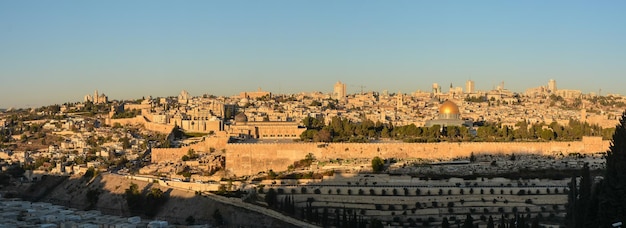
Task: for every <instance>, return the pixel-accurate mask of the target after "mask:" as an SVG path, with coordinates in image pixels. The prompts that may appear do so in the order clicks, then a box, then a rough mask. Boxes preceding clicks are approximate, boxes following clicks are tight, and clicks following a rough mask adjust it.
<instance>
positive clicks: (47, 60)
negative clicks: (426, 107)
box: [0, 0, 626, 108]
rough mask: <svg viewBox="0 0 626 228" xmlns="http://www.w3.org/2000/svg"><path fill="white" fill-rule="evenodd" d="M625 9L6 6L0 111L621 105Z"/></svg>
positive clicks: (454, 4) (394, 4)
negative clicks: (283, 102)
mask: <svg viewBox="0 0 626 228" xmlns="http://www.w3.org/2000/svg"><path fill="white" fill-rule="evenodd" d="M625 10H626V2H624V1H598V2H594V1H291V0H289V1H288V0H285V1H157V0H155V1H147V0H146V1H142V0H138V1H63V0H60V1H9V0H5V1H0V107H3V108H7V107H38V106H41V105H47V104H54V103H59V104H60V103H64V102H75V101H82V97H83V96H84V95H85V94H88V93H90V94H91V93H93V91H94V90H95V89H98V90H99V91H100V92H104V93H106V94H107V95H108V96H109V98H110V99H129V98H139V97H142V96H147V95H152V96H154V97H158V96H171V95H177V94H178V93H179V92H180V91H181V90H183V89H186V90H187V91H189V92H190V93H191V94H192V95H201V94H204V93H209V94H215V95H234V94H236V93H238V92H240V91H249V90H256V89H257V88H258V87H261V88H263V89H264V90H267V91H271V92H274V93H294V92H300V91H322V92H330V91H331V90H332V86H333V84H334V83H335V82H336V81H337V80H341V81H343V82H345V83H347V84H348V90H349V92H356V91H358V90H360V86H365V89H366V90H375V91H382V90H384V89H387V90H389V91H390V92H397V91H402V92H405V93H409V92H413V91H416V90H418V89H420V90H429V88H430V85H431V84H432V83H433V82H437V83H439V84H441V85H443V86H442V87H448V86H449V84H450V83H452V84H453V85H454V86H463V85H464V83H465V81H466V80H468V79H472V80H474V81H475V83H476V87H477V89H480V90H488V89H491V88H493V87H494V86H495V85H496V84H498V83H499V82H501V81H504V83H505V88H508V89H510V90H513V91H518V92H523V91H524V90H525V89H526V88H529V87H537V86H541V85H545V84H547V81H548V80H549V79H555V80H556V81H557V84H558V87H559V88H567V89H580V90H582V91H583V92H597V91H598V89H602V93H603V94H606V93H620V94H626V87H625V86H624V85H625V84H626V83H624V82H626V79H624V76H626V14H625V13H623V12H624V11H625Z"/></svg>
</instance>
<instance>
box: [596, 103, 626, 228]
mask: <svg viewBox="0 0 626 228" xmlns="http://www.w3.org/2000/svg"><path fill="white" fill-rule="evenodd" d="M599 194H600V195H599V197H598V198H599V201H600V202H599V206H598V219H597V221H598V222H599V224H598V225H599V226H600V227H610V225H611V224H612V223H615V222H625V223H626V112H624V113H622V118H621V119H620V122H619V124H618V125H617V126H616V127H615V133H613V139H612V140H611V146H610V147H609V150H608V151H607V155H606V173H605V174H604V181H603V184H602V187H601V190H600V192H599Z"/></svg>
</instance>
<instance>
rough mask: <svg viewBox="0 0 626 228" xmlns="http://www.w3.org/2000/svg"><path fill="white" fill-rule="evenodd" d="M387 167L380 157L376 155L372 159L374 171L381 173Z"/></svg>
mask: <svg viewBox="0 0 626 228" xmlns="http://www.w3.org/2000/svg"><path fill="white" fill-rule="evenodd" d="M384 168H385V162H384V161H383V159H381V158H380V157H378V156H376V157H374V159H372V171H374V172H375V173H380V172H381V171H383V169H384Z"/></svg>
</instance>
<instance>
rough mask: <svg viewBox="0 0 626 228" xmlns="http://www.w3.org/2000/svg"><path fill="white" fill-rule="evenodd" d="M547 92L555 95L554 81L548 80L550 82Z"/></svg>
mask: <svg viewBox="0 0 626 228" xmlns="http://www.w3.org/2000/svg"><path fill="white" fill-rule="evenodd" d="M548 90H549V91H548V92H550V93H556V90H557V88H556V81H555V80H554V79H550V81H548Z"/></svg>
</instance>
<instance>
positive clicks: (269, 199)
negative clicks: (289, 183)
mask: <svg viewBox="0 0 626 228" xmlns="http://www.w3.org/2000/svg"><path fill="white" fill-rule="evenodd" d="M276 197H277V194H276V190H274V188H270V189H269V190H267V193H266V194H265V202H266V203H267V206H268V207H270V208H274V206H276Z"/></svg>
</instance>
